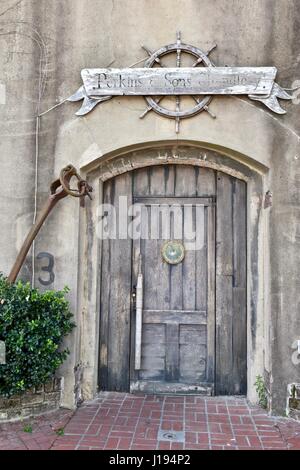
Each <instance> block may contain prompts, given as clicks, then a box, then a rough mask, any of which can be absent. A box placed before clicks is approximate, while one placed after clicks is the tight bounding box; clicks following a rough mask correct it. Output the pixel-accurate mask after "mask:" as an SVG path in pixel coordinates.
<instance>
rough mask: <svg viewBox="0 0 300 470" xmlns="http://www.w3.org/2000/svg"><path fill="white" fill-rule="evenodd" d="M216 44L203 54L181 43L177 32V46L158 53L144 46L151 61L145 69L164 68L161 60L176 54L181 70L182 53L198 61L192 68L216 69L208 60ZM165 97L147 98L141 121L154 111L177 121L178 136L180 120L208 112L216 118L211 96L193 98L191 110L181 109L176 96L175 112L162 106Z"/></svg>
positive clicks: (147, 62)
mask: <svg viewBox="0 0 300 470" xmlns="http://www.w3.org/2000/svg"><path fill="white" fill-rule="evenodd" d="M216 47H217V46H216V44H214V45H213V46H212V47H211V48H210V49H209V50H208V51H207V52H206V53H204V52H202V51H201V50H200V49H198V48H197V47H194V46H190V45H189V44H184V43H182V42H181V33H180V31H178V32H177V38H176V43H175V44H169V45H168V46H165V47H162V48H161V49H158V50H157V51H152V50H151V49H150V48H148V47H147V46H144V45H143V46H142V48H143V49H144V50H145V51H146V52H147V54H148V56H149V59H147V60H146V62H145V67H155V66H156V65H158V66H159V67H164V64H163V63H162V60H161V58H162V57H163V56H164V55H167V54H172V53H176V67H177V68H179V67H181V66H182V53H185V54H189V55H192V56H193V57H196V60H195V61H194V63H193V64H192V67H197V66H198V65H200V64H201V65H203V66H204V67H214V65H213V63H212V62H211V61H210V59H209V58H208V56H209V54H210V53H211V52H212V51H213V50H214V49H215V48H216ZM163 98H165V96H156V97H152V96H145V99H146V101H147V107H146V109H145V111H143V113H142V114H141V115H140V119H143V118H144V117H145V116H146V115H147V114H148V113H149V112H150V111H154V112H156V113H157V114H159V115H161V116H164V117H168V118H170V119H174V120H175V131H176V133H177V134H178V133H179V131H180V120H181V119H185V118H188V117H191V116H194V115H196V114H198V113H200V112H202V111H206V112H207V113H208V114H209V115H210V116H211V117H212V118H213V119H215V118H216V116H215V114H214V113H213V112H212V111H210V109H209V103H210V101H211V99H212V97H211V96H192V99H193V100H194V101H195V103H196V105H195V106H194V107H192V108H189V109H182V107H181V96H179V95H176V96H175V110H170V109H168V108H165V107H163V106H162V105H161V101H162V100H163Z"/></svg>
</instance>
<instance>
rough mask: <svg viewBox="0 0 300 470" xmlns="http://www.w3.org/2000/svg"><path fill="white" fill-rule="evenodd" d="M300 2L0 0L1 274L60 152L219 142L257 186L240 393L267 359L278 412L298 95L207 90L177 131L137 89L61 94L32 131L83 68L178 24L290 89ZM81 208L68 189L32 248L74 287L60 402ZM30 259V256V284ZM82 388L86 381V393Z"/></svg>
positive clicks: (155, 40) (295, 243)
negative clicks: (253, 97) (104, 94)
mask: <svg viewBox="0 0 300 470" xmlns="http://www.w3.org/2000/svg"><path fill="white" fill-rule="evenodd" d="M299 6H300V2H299V0H285V1H282V0H243V1H242V0H214V1H211V0H112V1H110V0H63V1H61V0H51V1H50V2H49V1H48V0H23V1H22V0H21V1H17V0H2V1H1V3H0V85H2V90H3V86H4V87H5V89H6V95H5V97H3V92H2V94H1V96H2V98H1V101H0V122H1V124H0V125H1V132H0V133H1V139H0V159H1V160H0V162H1V167H0V168H1V172H0V180H1V188H2V192H1V197H0V227H1V228H0V230H1V232H0V269H1V270H3V271H4V272H5V273H7V272H8V271H9V268H10V266H11V265H12V262H13V261H14V258H15V256H16V253H17V249H18V247H19V246H20V243H21V242H22V239H23V238H24V236H25V234H26V231H27V230H28V227H29V226H30V224H31V223H32V220H33V217H34V208H35V197H36V198H37V203H38V207H40V204H41V202H42V201H43V200H44V199H45V197H46V195H47V188H48V187H49V182H50V181H51V180H52V179H53V176H54V175H55V176H56V175H57V172H58V171H59V170H60V168H61V167H62V166H63V165H64V164H65V163H69V162H72V163H73V164H74V165H76V166H78V167H79V168H81V169H82V170H83V171H87V170H88V169H90V168H96V167H97V165H98V164H99V163H101V159H104V158H107V157H108V156H112V155H114V154H118V153H121V152H123V151H125V149H127V148H129V149H132V148H141V147H151V143H155V145H157V143H159V142H163V143H164V144H165V143H167V142H170V143H172V145H173V146H174V145H175V147H176V142H178V143H180V144H182V143H188V144H189V145H191V144H192V143H194V144H195V145H196V146H198V147H201V146H203V147H205V148H213V149H217V150H222V153H223V154H227V155H231V157H232V158H233V159H236V160H239V161H241V162H243V163H244V164H246V165H247V166H248V167H250V168H251V169H253V170H254V171H256V172H257V174H259V175H261V177H262V180H263V189H262V190H261V194H258V193H257V192H256V191H254V192H251V193H250V200H249V208H250V209H251V211H252V213H253V214H254V215H255V217H258V220H259V222H258V229H257V230H258V236H259V246H258V250H259V257H258V258H257V259H258V260H259V265H258V266H257V270H258V273H259V275H258V277H259V279H258V284H259V289H258V291H259V293H258V296H257V298H256V300H255V302H254V303H255V305H253V302H252V299H251V290H250V292H249V304H250V306H252V307H253V308H254V309H256V311H257V312H259V314H258V315H257V317H255V321H253V322H251V318H249V334H250V337H251V338H250V339H251V341H252V342H253V345H252V348H251V353H250V356H251V357H249V364H251V375H250V376H249V397H250V398H251V399H252V400H254V399H255V390H254V388H253V381H254V380H255V375H256V374H258V373H262V374H263V373H264V369H266V370H267V371H268V372H269V377H270V387H271V392H272V409H273V411H279V412H283V410H284V409H285V404H286V393H287V392H286V390H287V384H288V383H292V382H299V365H297V364H293V362H292V360H291V356H292V353H293V349H292V343H293V341H294V340H295V339H297V338H300V320H299V294H298V292H299V266H300V250H299V231H300V225H299V220H300V219H299V202H300V201H299V198H300V195H299V187H300V171H299V161H300V146H299V136H298V134H299V132H300V120H299V109H300V108H299V105H298V106H296V105H294V104H292V103H287V102H285V103H283V106H284V107H285V108H286V109H287V111H288V113H287V114H286V115H285V116H275V115H272V113H271V112H269V111H268V110H267V109H265V108H263V107H262V105H260V104H257V103H254V102H250V101H249V100H247V99H243V98H233V97H232V98H229V97H227V98H226V97H224V98H220V97H216V98H214V100H213V102H212V104H211V110H212V111H213V112H214V113H215V114H216V115H217V119H215V120H213V119H211V118H210V117H209V116H208V115H207V114H204V113H202V114H201V115H198V116H196V117H194V118H192V119H188V120H186V121H184V122H183V123H182V125H181V130H180V134H179V135H177V134H176V133H175V128H174V122H173V121H169V120H167V119H164V118H161V117H159V116H157V115H155V114H154V113H149V115H148V116H146V118H145V119H144V120H139V115H140V114H141V112H142V111H143V110H144V109H145V102H144V100H143V98H125V97H124V98H123V97H122V98H115V99H114V100H112V101H109V102H107V103H104V104H102V105H99V106H98V107H97V108H96V109H95V110H94V111H93V112H92V113H91V114H90V115H88V116H86V117H83V118H80V117H76V116H75V112H76V110H77V109H78V103H64V104H63V105H61V106H59V107H57V108H56V109H54V110H53V111H51V112H49V113H47V114H45V115H44V116H42V117H41V118H40V129H39V132H38V139H37V137H36V125H37V122H36V119H35V116H36V115H37V114H39V113H41V112H43V111H46V110H48V109H49V108H51V107H52V106H53V105H55V104H57V103H58V102H60V101H62V100H63V99H65V98H67V97H68V96H69V95H71V94H73V93H74V92H75V91H76V90H77V88H78V87H79V86H80V84H81V80H80V70H81V69H82V68H84V67H94V66H95V67H97V66H98V67H106V66H108V65H111V66H113V67H125V66H129V65H131V64H133V63H135V62H137V61H138V60H140V59H143V58H144V57H145V51H144V50H142V49H141V47H140V45H141V44H146V45H147V46H148V47H149V48H152V49H157V48H159V47H160V46H162V45H165V44H168V43H171V42H174V40H175V34H176V31H177V30H181V32H182V39H183V41H184V42H187V43H190V44H193V45H196V46H198V47H200V48H202V49H203V50H206V49H209V47H210V46H211V45H212V44H213V43H217V45H218V47H217V49H216V50H215V51H214V52H213V53H212V54H211V60H212V61H213V62H214V63H215V64H216V65H219V66H221V65H232V66H238V65H239V66H262V65H266V66H267V65H274V66H276V67H277V68H278V70H279V73H278V77H277V81H278V82H279V83H280V84H281V85H282V86H286V87H290V86H291V84H292V83H293V82H294V81H295V80H296V79H298V78H299V77H300V67H299V58H300V54H299V51H300V47H299V46H300V34H299V22H300V8H299ZM4 98H5V99H4ZM37 143H38V153H37ZM120 149H121V150H120ZM36 158H37V170H38V171H37V173H36V171H35V166H36ZM35 183H37V191H36V193H35ZM268 189H270V190H271V191H272V193H273V206H272V208H270V209H267V210H265V211H264V210H261V204H262V198H263V193H264V192H265V191H266V190H268ZM251 194H252V196H253V197H252V199H251ZM79 212H80V210H79V207H78V204H77V201H75V200H71V199H70V200H68V201H67V200H65V201H63V202H62V203H60V206H59V208H58V209H57V210H56V213H55V214H53V216H51V217H50V219H49V221H48V222H47V224H46V226H45V227H44V229H43V230H42V232H41V234H40V236H39V238H38V240H37V242H36V246H35V254H37V253H39V252H42V251H47V252H50V253H52V254H53V255H54V257H55V275H56V277H55V283H54V284H53V285H52V287H55V288H60V287H62V286H63V285H65V284H68V285H69V286H70V288H71V301H72V306H73V309H74V311H75V312H76V315H78V318H77V323H78V328H77V330H76V333H74V335H73V337H70V338H69V339H68V342H69V347H70V350H71V356H70V358H69V360H68V362H66V364H65V365H64V366H63V368H62V373H63V374H64V375H65V376H66V380H65V398H64V403H65V404H68V405H72V403H74V393H73V390H74V385H75V379H74V371H73V368H74V366H75V365H76V364H78V363H79V362H80V359H81V352H80V351H82V350H84V348H85V347H87V346H86V345H85V344H82V341H81V338H82V331H84V320H83V321H81V319H82V318H84V313H83V314H82V311H84V308H86V305H88V304H87V303H86V301H85V300H84V299H86V298H87V297H88V295H89V293H88V290H87V291H86V290H85V287H86V286H84V280H83V279H81V278H79V277H80V276H78V266H79V265H80V264H81V262H82V259H80V257H79V256H80V255H79V254H80V253H84V248H83V249H82V251H81V252H80V251H78V247H80V246H81V244H82V243H84V240H81V238H80V237H79V234H80V231H79ZM250 215H251V214H250ZM80 217H81V219H83V220H84V217H85V216H84V215H83V214H82V213H81V214H80ZM253 217H254V216H253ZM250 222H251V220H250ZM269 250H270V253H271V256H270V262H269V258H268V254H269ZM249 261H250V262H251V259H250V260H249ZM39 269H40V264H39V263H36V284H37V285H39V283H38V280H37V279H38V277H39V276H40V271H39ZM93 269H96V268H95V267H94V268H93ZM31 273H32V263H31V257H28V260H27V263H26V266H25V267H24V270H23V277H27V278H28V279H30V278H31ZM78 286H79V288H78ZM250 288H251V286H250ZM87 289H88V288H87ZM78 302H79V305H80V308H77V306H78ZM251 302H252V303H251ZM79 345H81V349H80V347H79ZM85 367H86V368H87V370H88V367H89V365H88V364H83V376H84V370H85ZM78 370H81V369H80V368H78V369H77V372H78ZM78 376H80V373H77V377H78ZM89 393H92V391H91V390H90V389H89V392H88V393H87V396H88V395H89Z"/></svg>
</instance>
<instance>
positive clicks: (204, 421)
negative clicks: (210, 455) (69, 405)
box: [0, 393, 300, 450]
mask: <svg viewBox="0 0 300 470" xmlns="http://www.w3.org/2000/svg"><path fill="white" fill-rule="evenodd" d="M29 424H30V426H31V427H32V433H25V432H24V430H23V429H24V426H26V425H29ZM61 428H64V434H63V435H58V434H61V431H60V429H61ZM24 448H27V449H50V448H51V449H55V450H70V449H78V450H93V449H95V450H100V449H122V450H127V449H132V450H133V449H134V450H145V449H151V450H156V449H162V450H175V449H176V450H177V449H178V450H179V449H187V450H190V449H224V450H229V449H241V450H242V449H247V450H249V449H300V423H298V422H296V421H293V420H289V419H285V418H274V417H270V416H268V415H267V413H266V412H265V411H263V410H261V409H260V408H258V407H253V406H249V404H248V403H247V401H246V400H245V399H243V398H224V397H216V398H208V397H195V396H186V397H181V396H177V397H174V396H173V397H172V396H144V395H129V394H122V393H101V394H100V396H99V398H97V399H96V400H94V401H93V402H90V403H86V404H83V405H82V406H81V407H80V408H79V409H78V410H77V411H76V412H75V413H74V414H73V416H72V413H71V412H69V411H66V410H61V411H59V412H56V413H52V414H51V415H47V416H44V417H41V418H37V419H34V420H30V421H29V422H25V421H24V422H23V423H22V424H21V423H19V424H10V425H2V426H0V449H1V450H4V449H15V450H17V449H24Z"/></svg>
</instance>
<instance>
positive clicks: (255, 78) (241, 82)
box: [81, 67, 277, 97]
mask: <svg viewBox="0 0 300 470" xmlns="http://www.w3.org/2000/svg"><path fill="white" fill-rule="evenodd" d="M276 73H277V70H276V68H275V67H199V68H196V67H182V68H179V67H178V68H146V67H143V68H124V69H84V70H82V72H81V76H82V80H83V83H84V87H85V90H86V93H87V95H88V96H90V97H98V96H118V95H127V96H128V95H133V96H141V95H144V96H153V95H154V96H159V95H232V94H235V95H248V94H254V95H269V94H270V93H271V90H272V87H273V84H274V80H275V78H276Z"/></svg>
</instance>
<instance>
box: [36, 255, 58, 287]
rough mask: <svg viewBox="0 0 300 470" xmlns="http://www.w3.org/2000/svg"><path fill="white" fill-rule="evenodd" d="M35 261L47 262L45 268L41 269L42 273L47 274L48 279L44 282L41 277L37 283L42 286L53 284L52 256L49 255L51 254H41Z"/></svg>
mask: <svg viewBox="0 0 300 470" xmlns="http://www.w3.org/2000/svg"><path fill="white" fill-rule="evenodd" d="M37 259H40V260H44V259H45V260H46V261H47V262H48V264H47V265H46V266H42V267H41V270H42V271H44V272H45V273H48V279H46V280H44V279H42V278H41V277H39V283H40V284H42V286H50V285H51V284H53V282H54V279H55V274H54V272H53V268H54V256H53V255H51V253H46V252H42V253H39V254H38V255H37Z"/></svg>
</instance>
